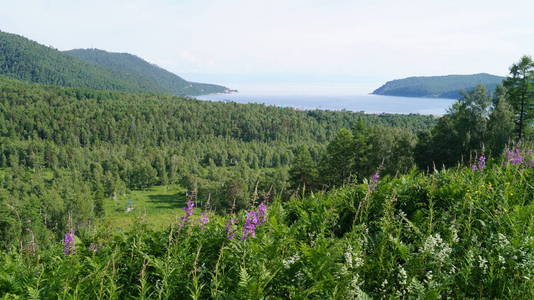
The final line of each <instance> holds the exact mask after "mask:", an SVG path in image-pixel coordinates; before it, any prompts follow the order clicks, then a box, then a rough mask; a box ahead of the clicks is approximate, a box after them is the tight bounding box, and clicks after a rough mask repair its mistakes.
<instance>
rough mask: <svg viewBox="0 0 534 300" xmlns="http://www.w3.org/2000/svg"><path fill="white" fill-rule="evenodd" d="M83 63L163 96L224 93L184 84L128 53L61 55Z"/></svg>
mask: <svg viewBox="0 0 534 300" xmlns="http://www.w3.org/2000/svg"><path fill="white" fill-rule="evenodd" d="M64 53H67V54H69V55H72V56H74V57H77V58H79V59H82V60H84V61H87V62H90V63H95V64H98V65H101V66H103V67H105V68H107V69H109V70H111V71H113V72H114V73H115V74H117V76H118V78H120V79H122V80H125V81H133V82H135V83H136V84H137V85H138V86H140V87H142V88H143V89H145V90H146V91H153V92H165V93H168V94H173V95H199V94H209V93H221V92H227V91H228V89H227V88H225V87H223V86H219V85H214V84H203V83H194V82H188V81H186V80H185V79H183V78H181V77H180V76H178V75H176V74H174V73H171V72H169V71H167V70H165V69H162V68H160V67H158V66H156V65H154V64H150V63H148V62H147V61H145V60H143V59H142V58H140V57H138V56H135V55H132V54H129V53H113V52H107V51H104V50H100V49H74V50H69V51H64Z"/></svg>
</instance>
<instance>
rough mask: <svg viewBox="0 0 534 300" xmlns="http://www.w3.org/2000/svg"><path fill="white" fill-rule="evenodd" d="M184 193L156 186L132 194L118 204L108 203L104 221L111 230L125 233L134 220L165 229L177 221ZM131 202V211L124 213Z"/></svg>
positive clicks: (123, 197)
mask: <svg viewBox="0 0 534 300" xmlns="http://www.w3.org/2000/svg"><path fill="white" fill-rule="evenodd" d="M185 191H186V190H185V189H184V188H183V187H181V186H179V185H166V186H155V187H151V188H148V189H146V190H142V191H131V192H128V193H127V194H126V195H124V196H122V197H119V198H118V199H117V200H107V202H106V204H105V206H104V207H105V212H106V216H105V218H104V220H103V222H105V223H106V224H110V225H111V226H113V228H114V229H117V230H121V231H128V228H129V227H130V226H131V224H132V223H133V222H134V220H135V219H137V218H142V219H143V220H144V222H146V223H147V224H149V226H150V227H153V228H155V229H156V228H164V227H167V226H168V225H170V224H171V223H172V222H175V221H176V217H177V216H178V215H181V214H182V213H183V212H182V208H183V207H184V206H185V202H186V198H185ZM130 200H132V205H133V210H132V211H130V212H126V208H127V207H129V201H130Z"/></svg>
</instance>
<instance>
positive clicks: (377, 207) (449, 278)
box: [0, 160, 534, 299]
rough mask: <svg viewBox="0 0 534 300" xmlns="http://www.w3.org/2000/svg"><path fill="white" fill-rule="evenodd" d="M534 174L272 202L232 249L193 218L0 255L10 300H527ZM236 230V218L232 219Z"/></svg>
mask: <svg viewBox="0 0 534 300" xmlns="http://www.w3.org/2000/svg"><path fill="white" fill-rule="evenodd" d="M533 181H534V168H532V167H528V166H525V165H512V164H506V163H504V162H503V161H502V160H497V161H495V162H494V163H489V164H488V165H487V166H486V168H484V169H483V170H481V171H471V170H470V169H468V168H461V169H450V170H444V171H439V172H435V173H432V174H428V175H425V174H420V173H416V172H412V173H410V174H407V175H402V176H398V177H395V178H391V179H390V178H385V179H382V180H381V181H380V182H379V183H378V185H377V186H376V189H375V190H369V189H368V187H367V185H366V184H358V185H346V186H344V187H341V188H339V189H334V190H332V191H330V192H328V193H315V194H313V195H309V196H307V197H303V198H301V197H297V198H294V199H291V200H289V201H287V202H284V201H280V199H278V200H276V201H274V202H273V203H270V204H269V205H268V207H269V208H268V211H267V216H268V217H267V222H266V223H264V224H262V225H260V226H258V228H257V230H256V233H257V236H256V238H248V239H247V240H245V241H242V240H240V239H239V238H236V239H233V240H228V239H227V238H226V233H225V229H224V226H225V223H226V220H225V218H223V217H217V216H213V215H210V223H209V224H208V225H207V227H206V228H205V229H201V228H200V227H199V226H198V223H197V222H196V220H197V219H198V212H196V213H195V215H194V216H193V220H194V221H193V223H190V224H188V225H186V227H185V228H182V229H180V228H178V227H175V226H171V227H170V228H169V229H167V230H165V231H161V230H157V231H153V230H151V229H148V228H147V227H146V226H143V225H142V224H137V225H134V227H133V228H132V231H130V232H128V233H115V234H109V233H108V232H106V230H105V229H103V228H102V229H99V230H98V231H95V232H93V233H91V234H85V235H80V236H79V237H78V238H77V242H76V254H75V255H71V256H64V255H63V252H62V249H61V246H60V245H59V243H56V244H55V246H53V247H50V248H48V249H39V250H38V252H21V251H20V249H16V250H13V251H10V252H4V253H2V255H1V256H0V293H1V294H3V295H10V296H11V297H17V296H18V297H22V298H28V297H31V296H34V297H37V298H55V297H57V296H58V295H66V296H67V295H68V296H69V297H77V298H111V299H124V298H143V297H146V298H164V299H168V298H173V299H176V298H177V299H267V298H281V299H351V298H359V299H362V298H363V299H369V298H381V297H388V298H440V297H450V298H455V299H460V298H470V299H473V298H511V299H518V298H521V299H525V298H532V297H533V296H534V273H533V270H534V244H533V240H532V236H534V219H533V216H534V202H533V201H532V199H534V189H533V187H532V185H531V183H532V182H533ZM236 217H237V226H238V227H237V230H238V232H239V231H240V230H241V228H242V226H243V222H244V217H245V215H244V212H242V213H239V214H237V216H236Z"/></svg>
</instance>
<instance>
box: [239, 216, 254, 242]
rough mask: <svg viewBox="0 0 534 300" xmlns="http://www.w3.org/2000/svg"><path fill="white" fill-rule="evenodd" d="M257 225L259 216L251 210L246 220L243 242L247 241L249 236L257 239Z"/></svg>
mask: <svg viewBox="0 0 534 300" xmlns="http://www.w3.org/2000/svg"><path fill="white" fill-rule="evenodd" d="M256 225H258V216H257V215H256V212H255V211H253V210H251V211H249V212H248V213H247V217H246V218H245V225H244V226H243V236H241V240H243V241H244V240H246V239H247V237H248V236H249V235H250V236H251V237H253V238H255V237H256Z"/></svg>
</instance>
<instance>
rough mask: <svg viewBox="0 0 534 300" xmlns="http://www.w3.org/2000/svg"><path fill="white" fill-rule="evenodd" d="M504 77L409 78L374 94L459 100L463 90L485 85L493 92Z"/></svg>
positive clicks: (452, 76)
mask: <svg viewBox="0 0 534 300" xmlns="http://www.w3.org/2000/svg"><path fill="white" fill-rule="evenodd" d="M503 80H504V77H500V76H495V75H491V74H486V73H480V74H473V75H447V76H427V77H408V78H404V79H397V80H392V81H388V82H386V84H384V85H383V86H381V87H379V88H378V89H376V90H375V91H374V92H373V94H375V95H386V96H402V97H428V98H450V99H458V98H459V97H460V93H461V91H462V90H472V89H474V88H475V87H476V86H477V85H483V86H485V87H486V89H487V90H489V91H493V90H495V87H496V86H497V85H499V84H501V83H502V81H503Z"/></svg>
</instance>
